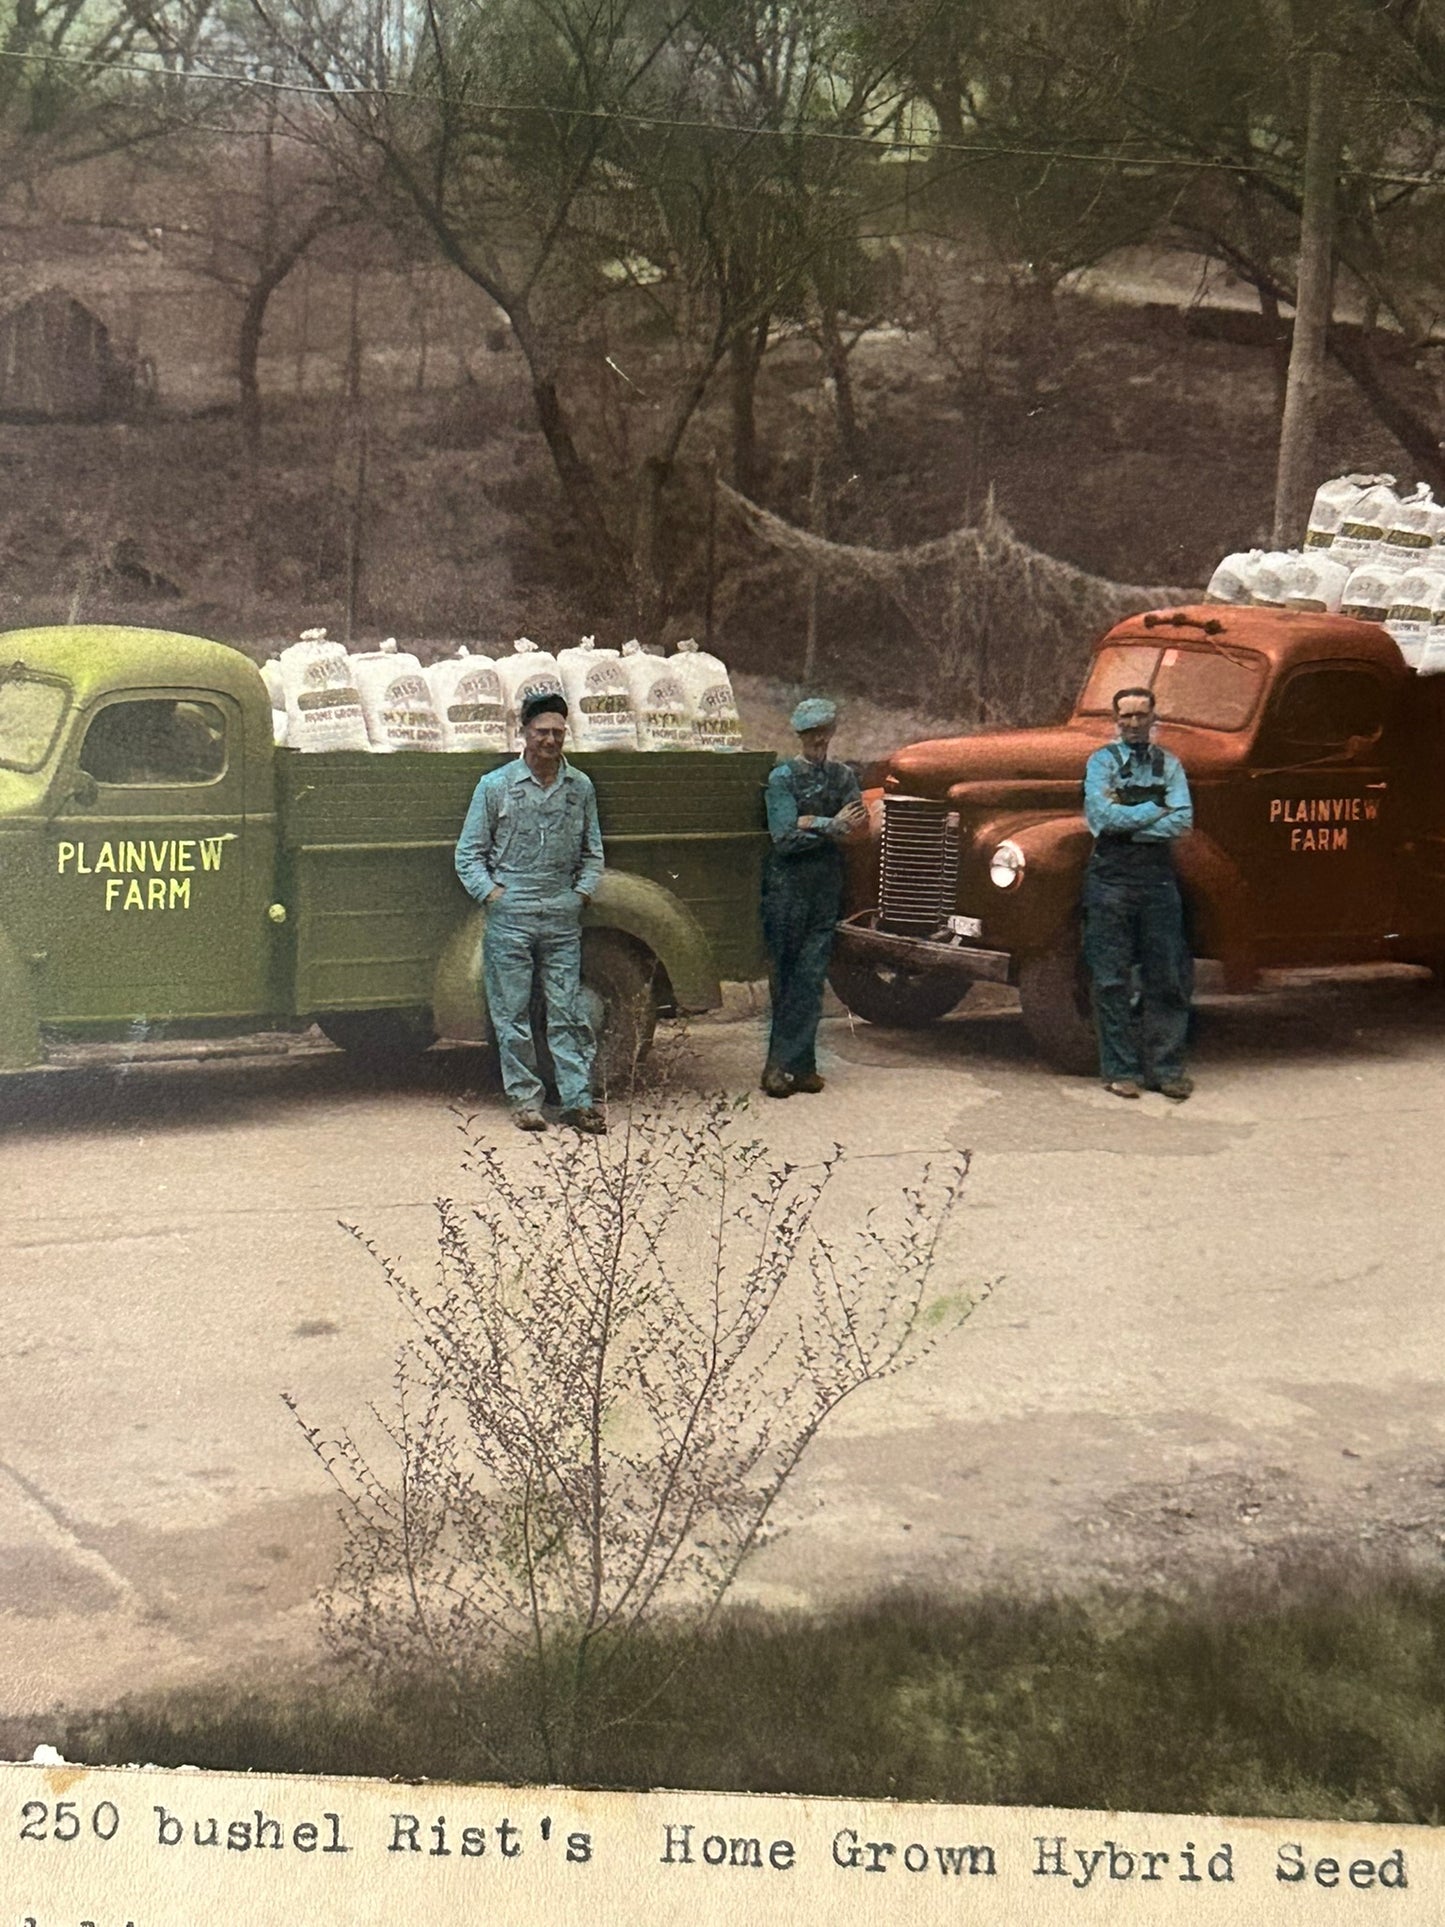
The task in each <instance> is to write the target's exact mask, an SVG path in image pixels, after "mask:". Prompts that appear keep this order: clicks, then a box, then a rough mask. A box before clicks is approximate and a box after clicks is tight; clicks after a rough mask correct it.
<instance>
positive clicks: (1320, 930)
mask: <svg viewBox="0 0 1445 1927" xmlns="http://www.w3.org/2000/svg"><path fill="white" fill-rule="evenodd" d="M1442 685H1445V677H1422V676H1419V675H1417V674H1416V672H1415V671H1414V670H1413V669H1411V668H1409V667H1408V666H1407V665H1406V663H1405V661H1404V659H1403V658H1402V656H1401V654H1400V651H1399V649H1398V648H1397V646H1396V644H1395V643H1394V641H1393V640H1392V638H1391V637H1390V636H1389V634H1388V633H1387V632H1386V631H1385V630H1384V629H1383V628H1381V627H1380V626H1379V625H1378V624H1376V623H1371V622H1358V621H1355V620H1353V619H1350V618H1348V617H1341V616H1330V615H1324V614H1310V613H1302V612H1296V611H1292V610H1290V611H1286V610H1281V609H1262V608H1243V609H1241V608H1233V607H1226V606H1221V605H1213V604H1206V605H1203V606H1197V607H1190V608H1182V609H1155V610H1150V611H1149V612H1148V613H1145V614H1140V615H1137V616H1131V617H1130V618H1129V619H1128V620H1127V621H1125V622H1121V623H1119V624H1117V625H1116V627H1114V628H1113V629H1111V630H1110V631H1109V632H1108V634H1107V635H1105V636H1103V637H1102V638H1101V639H1100V641H1099V642H1097V643H1096V644H1095V646H1094V650H1093V655H1092V659H1091V661H1090V665H1089V670H1088V674H1087V675H1086V677H1085V680H1084V686H1083V689H1082V690H1081V691H1080V694H1079V698H1078V701H1077V702H1076V704H1075V706H1074V712H1073V714H1072V715H1071V716H1070V717H1069V719H1068V721H1067V722H1065V723H1063V724H1062V725H1060V726H1059V727H1056V728H1049V729H1016V730H998V731H990V732H987V733H984V734H980V735H977V736H964V737H955V738H948V739H945V740H942V741H937V742H924V743H915V744H913V745H912V746H910V747H909V748H907V749H902V750H899V751H898V753H897V754H896V755H895V756H894V757H893V758H892V759H891V762H890V763H889V765H888V767H887V773H886V776H885V779H884V782H883V785H882V787H881V789H875V790H872V791H870V792H869V793H868V798H867V800H868V802H869V805H870V829H869V834H868V836H867V837H866V838H862V839H860V840H859V842H858V843H857V844H856V845H855V847H854V848H853V849H852V851H851V852H850V859H851V861H850V871H849V894H848V899H847V902H846V904H845V916H844V920H843V922H842V923H841V925H840V926H839V930H838V939H837V943H836V946H835V950H834V958H833V966H832V972H831V977H832V983H833V988H834V989H835V990H836V992H837V994H838V996H839V997H840V998H841V999H842V1001H843V1003H844V1004H845V1005H846V1006H847V1007H848V1009H849V1010H851V1011H853V1012H854V1013H855V1014H856V1015H857V1016H859V1017H862V1018H864V1019H866V1020H867V1021H869V1022H871V1023H875V1024H885V1025H895V1026H903V1027H916V1026H920V1025H924V1024H929V1023H933V1022H934V1021H936V1020H937V1019H939V1018H941V1017H943V1016H945V1015H946V1014H947V1013H948V1012H949V1011H950V1010H952V1009H953V1007H954V1006H955V1004H957V1003H958V1001H959V1000H960V998H961V997H962V996H963V995H964V993H965V991H966V990H967V988H968V986H969V985H970V983H972V982H975V981H977V980H980V979H982V980H988V981H993V982H998V983H1008V984H1013V985H1015V986H1016V987H1017V990H1018V994H1019V1001H1020V1005H1021V1007H1022V1011H1023V1019H1024V1023H1025V1025H1026V1026H1027V1028H1028V1031H1029V1033H1030V1035H1031V1036H1032V1038H1033V1039H1034V1042H1035V1043H1036V1045H1037V1046H1038V1048H1039V1049H1040V1051H1041V1052H1042V1053H1043V1055H1044V1056H1045V1057H1046V1058H1047V1059H1048V1060H1049V1061H1050V1062H1051V1063H1053V1064H1054V1065H1056V1066H1057V1067H1058V1068H1059V1069H1061V1070H1066V1071H1070V1072H1077V1073H1079V1074H1087V1073H1090V1072H1092V1071H1094V1070H1095V1069H1096V1067H1097V1058H1096V1054H1095V1045H1094V1035H1093V1026H1092V1022H1091V1019H1090V1011H1089V996H1088V983H1087V978H1086V975H1085V972H1084V970H1083V967H1082V964H1081V961H1080V954H1079V951H1080V914H1079V899H1080V894H1081V890H1082V885H1083V876H1084V869H1085V865H1086V864H1087V862H1088V858H1089V853H1090V850H1091V848H1092V838H1091V836H1090V834H1089V830H1088V826H1087V825H1086V823H1085V821H1084V816H1083V777H1084V765H1085V763H1086V762H1087V760H1088V757H1089V755H1090V753H1091V752H1092V751H1093V750H1094V749H1096V748H1097V747H1098V745H1099V744H1100V743H1103V742H1107V741H1108V740H1110V738H1111V737H1112V736H1113V734H1114V724H1113V717H1112V710H1111V702H1112V697H1113V694H1114V691H1115V690H1116V689H1123V688H1129V687H1134V686H1138V687H1143V688H1148V689H1151V690H1152V691H1153V692H1154V697H1155V703H1156V708H1157V714H1158V719H1159V720H1158V727H1157V731H1156V735H1157V740H1158V741H1159V742H1161V743H1162V744H1163V745H1164V746H1165V747H1167V748H1168V749H1171V750H1173V751H1174V753H1175V755H1177V756H1178V757H1179V759H1180V760H1181V762H1182V763H1183V764H1184V767H1185V770H1186V771H1187V772H1188V776H1189V782H1190V788H1191V790H1192V792H1193V796H1194V822H1195V828H1194V830H1193V832H1192V833H1191V834H1190V835H1189V836H1187V837H1185V838H1183V839H1182V840H1181V841H1180V842H1179V843H1178V844H1177V845H1176V846H1175V859H1176V864H1177V868H1178V873H1179V880H1180V886H1181V890H1182V892H1183V895H1184V899H1185V904H1186V912H1187V915H1188V919H1189V929H1190V938H1191V944H1192V947H1193V949H1194V952H1195V955H1196V956H1198V957H1201V958H1212V959H1215V960H1217V962H1218V963H1219V964H1220V965H1222V967H1223V972H1224V981H1225V986H1226V988H1227V989H1230V990H1240V991H1243V990H1249V989H1251V988H1254V987H1255V986H1256V985H1257V984H1258V983H1259V981H1260V978H1261V973H1263V972H1265V971H1269V970H1277V969H1298V968H1301V967H1304V966H1315V965H1340V964H1358V963H1370V962H1378V961H1381V960H1389V961H1395V962H1402V963H1415V964H1426V965H1429V966H1430V967H1431V968H1432V969H1434V970H1436V971H1437V972H1439V971H1440V970H1441V969H1442V967H1445V687H1442Z"/></svg>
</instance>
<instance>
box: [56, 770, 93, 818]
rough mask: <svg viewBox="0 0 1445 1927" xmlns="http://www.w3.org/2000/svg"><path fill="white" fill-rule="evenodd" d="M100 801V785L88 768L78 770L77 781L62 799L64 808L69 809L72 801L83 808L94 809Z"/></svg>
mask: <svg viewBox="0 0 1445 1927" xmlns="http://www.w3.org/2000/svg"><path fill="white" fill-rule="evenodd" d="M99 801H100V785H99V783H97V782H96V780H95V778H94V777H93V776H92V775H91V773H90V771H89V770H88V769H82V770H77V771H76V776H75V781H74V782H73V783H72V784H71V786H70V788H69V790H68V791H67V792H66V794H65V796H64V797H63V798H62V799H61V804H60V807H61V809H62V810H65V809H69V807H70V805H71V804H72V803H75V804H77V805H78V806H79V807H80V808H81V809H83V810H93V809H94V808H95V806H96V804H97V803H98V802H99Z"/></svg>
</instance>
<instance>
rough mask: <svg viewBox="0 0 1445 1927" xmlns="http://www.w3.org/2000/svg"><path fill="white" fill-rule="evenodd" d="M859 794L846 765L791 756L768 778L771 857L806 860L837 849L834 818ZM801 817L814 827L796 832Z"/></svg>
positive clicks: (856, 781) (857, 798)
mask: <svg viewBox="0 0 1445 1927" xmlns="http://www.w3.org/2000/svg"><path fill="white" fill-rule="evenodd" d="M861 795H862V791H861V790H860V789H859V788H858V778H857V777H856V776H855V775H854V774H853V772H852V770H851V769H849V767H848V765H847V764H846V763H834V762H823V763H810V762H809V761H808V758H807V757H806V756H791V757H789V759H788V760H787V762H786V763H779V764H778V765H777V766H776V767H775V768H774V769H773V770H771V771H770V772H769V775H768V795H767V803H768V830H769V833H770V834H771V836H772V839H773V853H774V855H776V856H780V857H790V856H806V855H808V854H809V853H810V852H812V851H814V850H822V849H828V848H835V849H836V847H837V840H836V838H835V837H834V835H833V818H834V817H835V816H836V815H837V814H838V812H839V811H840V810H841V809H843V808H844V807H845V806H846V805H847V804H849V803H856V802H857V801H858V800H859V797H860V796H861ZM800 816H811V817H812V818H813V819H814V821H813V827H812V828H811V829H809V830H800V829H799V828H798V818H799V817H800Z"/></svg>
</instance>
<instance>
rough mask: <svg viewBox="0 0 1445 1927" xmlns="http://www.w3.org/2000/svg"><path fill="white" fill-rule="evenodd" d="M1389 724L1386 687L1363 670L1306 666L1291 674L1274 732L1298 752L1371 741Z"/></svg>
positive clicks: (1318, 751) (1319, 753)
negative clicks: (1302, 669)
mask: <svg viewBox="0 0 1445 1927" xmlns="http://www.w3.org/2000/svg"><path fill="white" fill-rule="evenodd" d="M1384 724H1385V701H1384V691H1383V690H1382V689H1381V687H1380V685H1379V683H1378V682H1377V681H1376V680H1375V678H1374V677H1373V676H1372V675H1370V674H1369V673H1368V672H1367V671H1365V670H1363V669H1307V670H1304V671H1302V672H1301V673H1300V674H1299V675H1296V676H1292V677H1291V678H1290V680H1289V682H1288V683H1286V685H1285V687H1284V689H1283V690H1282V691H1281V692H1280V696H1279V699H1278V701H1277V703H1276V705H1275V712H1274V733H1275V736H1276V739H1277V741H1278V742H1279V744H1280V746H1281V748H1282V749H1285V750H1288V751H1289V752H1291V753H1292V754H1294V755H1297V756H1323V755H1327V754H1328V753H1329V752H1331V751H1337V750H1343V749H1344V748H1345V746H1346V744H1347V743H1349V742H1350V740H1351V739H1352V738H1354V739H1356V740H1363V741H1364V742H1367V743H1372V742H1373V741H1374V740H1375V738H1376V737H1377V736H1378V735H1379V733H1380V731H1381V729H1383V727H1384Z"/></svg>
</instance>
